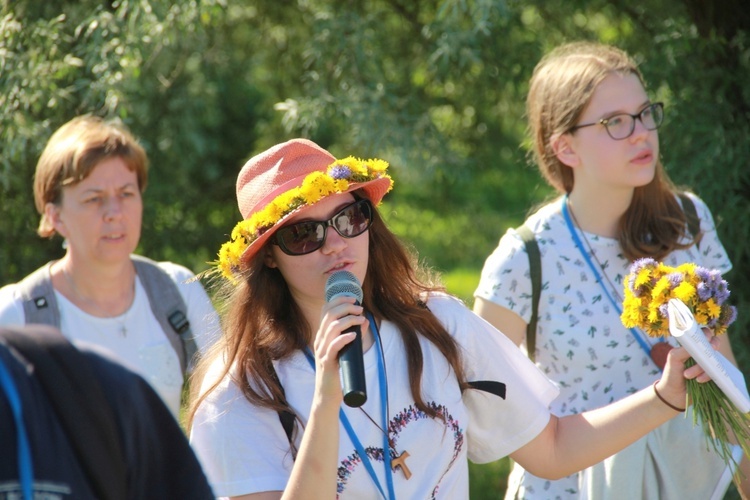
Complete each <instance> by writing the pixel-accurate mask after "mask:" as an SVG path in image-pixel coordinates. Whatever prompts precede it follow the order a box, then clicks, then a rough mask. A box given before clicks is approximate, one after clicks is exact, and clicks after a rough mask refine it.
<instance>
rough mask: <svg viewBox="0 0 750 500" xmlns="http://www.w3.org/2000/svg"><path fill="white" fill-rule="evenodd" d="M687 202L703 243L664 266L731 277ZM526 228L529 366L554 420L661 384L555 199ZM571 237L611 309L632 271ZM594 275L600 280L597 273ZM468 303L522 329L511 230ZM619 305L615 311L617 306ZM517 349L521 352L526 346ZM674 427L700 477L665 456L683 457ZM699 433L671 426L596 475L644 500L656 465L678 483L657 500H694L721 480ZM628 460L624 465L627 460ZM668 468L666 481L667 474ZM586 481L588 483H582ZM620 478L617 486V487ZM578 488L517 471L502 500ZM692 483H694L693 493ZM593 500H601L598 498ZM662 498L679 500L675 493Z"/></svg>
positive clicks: (602, 243)
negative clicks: (552, 391)
mask: <svg viewBox="0 0 750 500" xmlns="http://www.w3.org/2000/svg"><path fill="white" fill-rule="evenodd" d="M691 198H692V199H693V201H694V203H695V207H696V211H697V213H698V216H699V218H700V220H701V230H702V231H703V233H704V235H703V239H702V240H701V242H700V245H699V248H696V247H694V246H693V247H690V248H687V249H685V250H677V251H674V252H672V253H671V254H669V255H668V256H667V257H666V258H665V259H663V261H664V263H665V264H667V265H670V266H677V265H679V264H682V263H685V262H693V263H696V264H698V265H701V266H704V267H707V268H713V269H718V270H720V271H721V272H726V271H728V270H729V269H730V268H731V263H730V262H729V258H728V256H727V253H726V251H725V250H724V247H723V246H722V244H721V242H720V241H719V238H718V235H717V234H716V227H715V226H714V222H713V218H712V216H711V212H710V211H709V209H708V208H707V207H706V205H705V203H704V202H703V201H702V200H700V199H699V198H697V197H695V196H694V195H691ZM526 224H527V225H528V226H529V227H530V228H531V229H532V231H533V232H534V234H535V236H536V240H537V242H538V244H539V251H540V254H541V264H542V291H541V297H540V301H539V311H538V313H539V316H538V317H539V319H538V324H537V333H536V364H537V366H539V367H540V368H541V369H542V370H543V371H544V373H546V374H547V376H549V377H550V378H551V379H552V380H553V381H554V382H555V383H556V384H558V386H559V387H560V395H559V396H558V397H557V399H555V400H554V401H553V402H552V404H551V405H550V410H551V411H552V413H553V414H555V415H561V416H564V415H570V414H576V413H581V412H583V411H586V410H591V409H594V408H598V407H601V406H604V405H606V404H609V403H611V402H613V401H616V400H619V399H622V398H623V397H625V396H627V395H629V394H632V393H634V392H636V391H638V390H640V389H642V388H644V387H647V386H648V385H650V384H652V383H653V382H654V381H655V380H656V379H658V378H659V377H660V374H661V372H660V370H659V369H658V368H657V367H656V365H655V364H654V363H653V361H652V360H651V358H650V356H649V355H648V354H647V353H646V352H645V351H644V349H643V348H642V347H641V346H640V344H639V343H638V342H637V341H636V339H635V338H634V336H633V335H632V334H631V333H630V331H629V330H628V329H626V328H625V327H624V326H623V325H622V323H621V321H620V318H619V313H618V312H617V310H616V309H615V308H614V307H613V305H612V303H611V302H610V301H609V299H608V298H607V296H606V295H605V293H604V291H603V289H602V287H601V285H600V284H599V283H597V282H596V279H595V277H594V275H593V273H592V272H591V270H590V268H589V266H588V265H587V263H586V261H585V260H584V258H583V257H582V255H581V253H580V252H579V250H578V248H577V247H576V246H575V244H574V243H573V239H572V237H571V235H570V232H569V230H568V227H567V225H566V223H565V219H564V218H563V215H562V213H561V203H560V200H557V201H555V202H553V203H550V204H548V205H545V206H544V207H542V208H541V209H540V210H539V211H538V212H536V213H535V214H533V215H532V216H531V217H529V219H528V220H527V221H526ZM578 235H579V238H580V239H581V241H582V242H583V244H584V245H585V244H586V243H585V241H588V243H589V244H590V246H591V249H592V250H593V252H594V253H595V255H596V259H598V261H599V262H600V263H601V265H602V266H604V267H605V269H606V270H605V273H606V276H607V278H608V279H609V282H611V285H610V284H609V282H608V281H607V280H606V279H604V282H605V284H607V288H608V290H609V293H610V294H612V297H613V298H615V300H618V298H617V297H618V295H619V297H620V298H621V297H622V296H623V279H624V278H625V276H627V274H628V271H629V268H630V264H631V263H630V262H629V261H628V260H627V259H625V257H624V256H623V255H622V251H621V249H620V245H619V242H618V241H617V240H616V239H614V238H605V237H601V236H597V235H595V234H591V233H586V234H585V239H584V236H583V235H582V234H581V232H580V231H579V232H578ZM591 260H592V262H593V263H594V265H595V266H597V267H598V264H597V260H595V259H594V258H593V257H592V258H591ZM597 271H598V272H599V273H600V274H601V269H597ZM613 287H614V288H613ZM474 295H475V296H476V297H481V298H483V299H485V300H488V301H490V302H494V303H496V304H498V305H500V306H502V307H505V308H507V309H509V310H511V311H514V312H515V313H517V314H518V315H519V316H520V317H521V318H523V320H524V321H525V322H527V323H528V322H529V320H530V318H531V279H530V277H529V258H528V255H527V254H526V251H525V249H524V244H523V242H522V240H521V238H520V236H519V235H518V234H517V233H516V232H515V230H513V229H509V230H508V231H507V232H506V233H505V235H504V236H503V237H502V238H501V239H500V243H499V245H498V246H497V248H496V249H495V250H494V252H493V253H492V254H491V255H490V256H489V257H488V258H487V261H486V262H485V264H484V268H483V270H482V275H481V279H480V282H479V286H478V287H477V290H476V292H475V293H474ZM619 303H620V305H619V307H620V310H621V308H622V305H621V304H622V302H621V300H619ZM644 340H646V341H647V342H649V343H651V344H653V343H655V342H657V340H658V339H652V338H648V337H645V338H644ZM522 347H523V348H524V351H525V341H524V344H523V346H522ZM679 420H682V421H681V422H680V421H679ZM675 426H679V427H681V428H683V430H684V432H685V433H693V435H694V436H697V438H696V439H694V443H695V446H696V447H697V448H699V449H697V450H694V451H695V454H694V455H693V456H694V457H695V460H694V461H693V462H692V463H693V464H694V465H696V466H698V471H699V473H698V472H695V473H692V474H690V469H689V468H686V466H685V463H684V462H683V461H681V460H677V459H676V458H675V457H674V456H672V457H670V455H669V452H670V448H671V450H674V451H675V452H676V453H681V452H683V453H684V451H685V450H681V451H678V447H676V446H675V445H674V443H672V442H671V441H670V440H667V439H666V436H668V435H670V434H669V433H670V432H671V433H672V434H677V433H678V432H677V430H676V429H675V428H674V427H675ZM701 434H702V431H701V430H700V428H699V427H696V428H692V422H691V421H690V422H688V421H685V420H684V419H674V420H673V421H672V422H670V423H669V424H667V425H666V426H662V427H660V428H659V429H656V430H655V431H653V432H652V433H651V434H650V435H649V437H648V438H643V439H642V440H640V441H638V442H637V443H636V444H634V445H632V446H631V448H629V449H628V450H627V453H623V454H622V456H621V457H619V459H618V458H617V457H616V458H615V459H611V460H610V462H615V461H616V462H617V463H618V464H620V463H622V464H625V463H627V464H629V465H627V466H623V468H620V469H616V470H615V469H610V470H609V472H608V474H609V476H608V477H607V478H603V476H602V478H601V479H602V481H605V480H606V481H609V484H610V486H611V487H610V490H609V491H610V494H613V495H615V498H634V496H629V495H628V493H627V491H630V492H634V493H633V494H634V495H635V497H642V495H646V493H645V492H646V491H647V488H648V486H644V485H643V484H642V483H641V481H642V480H644V477H645V476H644V469H645V468H646V464H652V463H656V465H655V466H654V467H657V468H659V467H660V468H661V470H662V472H664V476H663V477H671V478H674V479H675V482H674V484H668V485H666V486H665V485H662V487H663V489H662V495H666V494H667V493H665V492H670V491H673V490H672V489H671V488H672V486H674V487H675V488H677V490H675V491H681V492H683V493H684V494H685V495H686V496H684V498H699V497H695V496H691V492H692V493H695V492H696V491H700V490H696V488H698V487H705V485H710V483H711V479H715V478H711V479H710V478H709V476H710V474H712V473H714V474H716V473H718V474H719V475H720V474H721V471H722V470H723V469H724V468H723V467H722V463H721V461H720V460H717V456H716V454H714V453H712V452H708V451H706V446H705V443H704V442H703V438H702V435H701ZM681 441H686V439H685V438H683V439H682V440H681ZM626 456H629V457H630V458H629V459H628V460H624V457H626ZM709 464H712V465H711V466H709ZM711 467H713V468H711ZM670 468H671V469H672V471H673V472H668V471H669V470H670ZM677 469H681V470H682V471H688V474H686V476H685V477H683V476H682V475H681V472H679V471H678V470H677ZM717 470H718V472H717ZM712 471H713V472H712ZM589 472H591V471H589ZM590 477H591V476H590V475H589V476H588V478H589V479H590ZM620 478H622V483H623V484H622V485H620V483H619V481H620ZM579 479H580V478H579V475H578V474H574V475H571V476H569V477H567V478H565V479H562V480H559V481H549V480H545V479H541V478H537V477H535V476H532V475H531V474H528V473H524V471H523V469H522V468H521V467H520V466H519V465H517V464H516V465H515V466H514V470H513V473H512V474H511V480H510V484H509V489H508V497H507V498H515V496H514V495H516V494H518V497H519V498H526V499H548V498H561V499H574V498H576V499H577V498H581V497H582V491H581V489H580V488H579ZM696 481H698V482H699V483H701V484H700V485H697V486H696V484H695V482H696ZM713 484H716V482H715V481H714V483H713ZM612 485H618V487H617V488H615V487H612ZM627 488H632V489H631V490H627ZM617 495H621V496H619V497H618V496H617ZM709 496H710V495H706V496H704V497H705V498H709ZM597 498H606V497H602V496H601V495H600V496H598V497H597ZM642 498H654V497H653V496H651V497H648V496H646V497H642ZM663 498H680V496H679V494H678V495H676V496H671V495H670V496H663Z"/></svg>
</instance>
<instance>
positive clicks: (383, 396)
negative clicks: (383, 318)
mask: <svg viewBox="0 0 750 500" xmlns="http://www.w3.org/2000/svg"><path fill="white" fill-rule="evenodd" d="M367 319H368V320H369V321H370V328H372V331H373V337H374V338H375V344H376V345H375V347H376V348H377V349H378V380H379V382H380V403H381V407H382V418H383V432H384V434H383V461H384V466H385V479H386V484H387V486H388V493H389V496H386V494H385V491H383V487H382V486H381V484H380V481H379V480H378V476H377V474H375V469H374V468H373V467H372V463H371V462H370V457H368V456H367V451H366V450H365V448H364V446H362V443H361V442H360V440H359V438H358V437H357V433H356V432H355V431H354V428H353V427H352V424H351V423H350V422H349V419H348V418H347V417H346V414H345V413H344V409H343V408H341V409H340V410H339V420H340V421H341V424H342V425H343V426H344V429H345V430H346V433H347V434H348V435H349V439H350V440H351V442H352V444H354V448H355V449H356V450H357V453H358V454H359V458H360V459H361V460H362V465H364V466H365V469H367V473H368V474H369V475H370V477H371V478H372V480H373V482H374V483H375V486H377V488H378V490H379V491H380V494H381V495H382V496H383V498H385V499H386V500H387V499H388V498H391V499H393V500H395V499H396V492H395V488H394V486H393V470H392V469H391V466H390V464H391V448H390V443H389V442H388V392H387V385H386V382H387V381H386V379H385V367H384V362H383V356H382V349H381V345H380V332H379V331H378V327H377V325H376V324H375V320H374V318H373V317H372V315H371V314H370V313H367ZM304 353H305V357H306V358H307V361H308V362H309V363H310V366H312V369H313V371H315V357H314V356H313V354H312V352H310V349H309V348H305V351H304Z"/></svg>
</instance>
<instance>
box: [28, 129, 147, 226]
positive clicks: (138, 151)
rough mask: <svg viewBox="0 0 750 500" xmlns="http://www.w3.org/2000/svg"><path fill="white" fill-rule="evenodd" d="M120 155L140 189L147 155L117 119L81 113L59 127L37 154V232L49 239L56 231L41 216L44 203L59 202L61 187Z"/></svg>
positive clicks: (43, 216)
mask: <svg viewBox="0 0 750 500" xmlns="http://www.w3.org/2000/svg"><path fill="white" fill-rule="evenodd" d="M113 157H119V158H122V159H123V161H125V164H126V165H127V166H128V168H129V169H130V170H131V171H133V172H135V173H136V176H137V178H138V188H139V189H140V190H141V192H143V191H144V190H145V189H146V184H147V182H148V158H147V156H146V152H145V151H144V149H143V147H141V145H140V144H139V143H138V141H136V139H135V137H133V135H132V134H131V133H130V131H128V129H127V128H126V127H125V126H124V125H123V124H122V123H120V122H119V121H112V120H110V121H105V120H104V119H102V118H100V117H98V116H92V115H83V116H78V117H76V118H73V119H72V120H70V121H69V122H68V123H66V124H64V125H63V126H61V127H60V128H59V129H57V131H55V133H54V134H52V137H50V139H49V141H48V142H47V145H46V146H45V147H44V151H42V155H41V156H40V157H39V162H38V163H37V165H36V173H35V174H34V203H35V204H36V209H37V211H38V212H39V214H40V215H41V220H40V221H39V228H38V229H37V233H38V234H39V236H42V237H43V238H51V237H52V236H54V234H55V230H54V228H53V227H52V224H51V223H50V221H49V220H47V217H46V216H45V215H44V207H45V205H46V204H47V203H54V204H59V203H60V202H61V197H62V188H63V187H65V186H74V185H76V184H78V183H79V182H81V181H82V180H84V179H85V178H86V177H88V176H89V175H90V174H91V172H92V171H93V170H94V167H96V166H97V165H98V164H99V163H101V162H102V161H103V160H106V159H108V158H113Z"/></svg>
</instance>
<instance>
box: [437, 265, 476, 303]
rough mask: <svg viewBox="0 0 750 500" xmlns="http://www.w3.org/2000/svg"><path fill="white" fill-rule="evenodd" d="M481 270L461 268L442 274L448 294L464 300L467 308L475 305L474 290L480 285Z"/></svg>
mask: <svg viewBox="0 0 750 500" xmlns="http://www.w3.org/2000/svg"><path fill="white" fill-rule="evenodd" d="M480 271H481V270H480V269H469V268H466V267H460V268H457V269H453V270H451V271H447V272H444V273H442V278H443V284H444V285H445V288H447V289H448V292H449V293H451V294H452V295H455V296H456V297H458V298H459V299H461V300H463V301H464V303H465V304H466V306H467V307H469V308H471V307H473V305H474V290H476V288H477V285H478V284H479V273H480Z"/></svg>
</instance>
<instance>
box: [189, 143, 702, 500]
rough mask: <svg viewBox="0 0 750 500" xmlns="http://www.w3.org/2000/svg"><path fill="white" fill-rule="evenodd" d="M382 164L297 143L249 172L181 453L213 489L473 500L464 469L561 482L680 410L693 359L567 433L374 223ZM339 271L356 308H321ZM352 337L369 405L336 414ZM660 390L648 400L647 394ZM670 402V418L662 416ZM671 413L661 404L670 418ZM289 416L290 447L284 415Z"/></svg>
mask: <svg viewBox="0 0 750 500" xmlns="http://www.w3.org/2000/svg"><path fill="white" fill-rule="evenodd" d="M387 167H388V164H387V163H386V162H384V161H382V160H367V161H364V160H359V159H356V158H352V157H349V158H346V159H343V160H336V158H334V157H333V156H331V155H330V153H328V152H327V151H325V150H324V149H322V148H320V147H319V146H318V145H316V144H314V143H312V142H310V141H307V140H303V139H295V140H291V141H288V142H285V143H282V144H278V145H276V146H274V147H272V148H271V149H269V150H267V151H265V152H263V153H261V154H259V155H257V156H255V157H253V158H251V159H250V160H249V161H248V162H247V163H246V164H245V166H244V167H243V168H242V170H241V172H240V175H239V178H238V181H237V200H238V204H239V208H240V212H241V213H242V217H243V219H244V220H243V221H242V222H240V223H239V224H238V225H237V227H236V228H235V230H234V231H233V233H232V241H230V242H229V243H227V244H225V245H224V246H223V247H222V249H221V251H220V253H219V269H220V270H221V272H222V273H223V275H224V276H225V278H226V282H225V284H226V287H227V288H228V295H227V297H226V307H227V309H226V311H225V315H224V319H225V324H224V329H225V336H224V338H223V339H222V340H221V341H220V342H219V343H217V344H216V345H215V346H214V351H213V352H212V353H211V354H209V355H208V356H206V357H205V358H204V359H203V360H202V361H201V364H200V365H199V367H198V369H197V371H196V376H197V377H199V378H198V380H195V381H194V383H193V385H192V387H193V389H194V390H195V394H193V397H192V405H191V406H192V407H191V412H190V422H189V424H190V436H191V442H192V444H193V446H194V448H195V450H196V452H197V453H198V455H199V458H200V459H201V461H202V463H203V466H204V468H205V470H206V473H207V475H208V477H209V480H210V481H211V483H212V487H213V489H214V492H215V493H216V494H217V495H219V496H227V497H246V498H280V497H281V496H282V494H284V495H285V496H286V497H306V498H334V497H336V496H338V497H340V498H357V499H361V498H381V497H382V498H395V497H396V496H398V497H400V498H416V497H421V498H424V497H438V498H466V497H467V496H468V492H469V486H468V484H469V483H468V481H469V473H468V465H467V460H469V459H470V460H472V461H475V462H488V461H493V460H497V459H499V458H501V457H503V456H505V455H510V456H511V457H512V458H513V459H514V460H517V461H518V462H519V463H522V464H523V465H524V467H527V468H529V469H530V470H533V471H535V473H536V474H538V475H542V476H548V477H563V476H565V475H567V474H569V473H571V472H573V471H576V470H579V469H582V468H584V467H586V466H588V465H591V464H594V463H596V462H597V461H599V460H601V459H602V458H604V457H606V456H608V455H610V454H612V453H614V452H616V451H618V450H619V449H621V448H623V447H624V446H626V445H628V444H629V443H631V442H633V441H635V440H636V439H638V438H639V437H641V436H642V435H644V434H645V433H647V432H648V431H649V430H651V429H653V428H655V427H657V426H658V425H660V424H662V423H664V422H666V421H668V420H669V419H671V418H672V417H674V416H676V415H678V414H679V413H678V412H677V411H675V410H674V409H673V407H676V406H677V405H680V404H681V403H682V402H683V401H684V400H685V382H684V377H691V378H692V377H698V378H699V379H700V380H703V379H706V378H707V377H706V376H705V375H704V374H703V372H702V370H701V368H700V367H697V366H696V367H693V368H690V369H688V370H685V369H684V366H683V363H684V361H685V360H686V359H687V357H688V356H687V353H686V352H685V351H684V350H682V349H675V350H673V351H672V352H671V353H670V355H669V360H668V363H667V368H666V370H665V373H664V376H663V378H662V379H661V381H660V382H659V383H658V384H656V386H655V387H654V388H653V389H652V388H649V389H648V390H644V391H641V392H639V393H637V394H634V395H632V396H631V397H629V398H627V399H625V400H623V401H620V402H618V403H616V404H615V405H612V406H609V407H605V408H602V409H599V410H594V411H591V412H588V413H586V414H582V415H574V416H569V417H566V418H563V419H559V418H557V417H555V416H554V415H550V413H549V411H548V410H547V407H548V405H549V403H550V401H552V399H554V398H555V397H556V395H557V393H558V390H557V389H556V388H555V387H554V385H552V384H551V383H550V382H549V381H548V380H547V378H546V377H545V376H544V375H543V374H542V373H541V372H540V371H539V370H538V369H537V368H536V367H535V366H534V365H533V364H532V363H531V362H530V361H528V359H527V358H526V357H525V356H523V354H522V353H521V352H520V351H519V350H518V349H517V348H516V347H515V345H514V344H513V343H511V342H510V341H509V340H507V339H506V338H505V337H504V336H503V335H501V334H500V333H499V332H498V331H497V330H495V329H494V328H493V327H491V326H490V325H489V324H488V323H486V322H485V321H484V320H482V319H481V318H479V317H478V316H476V315H474V313H472V312H471V311H470V310H468V309H467V308H466V307H465V306H464V305H463V304H462V303H461V302H460V301H459V300H457V299H455V298H453V297H451V296H449V295H447V294H445V293H444V292H442V291H441V289H440V288H438V287H437V286H435V285H432V284H431V283H430V282H429V281H425V280H422V279H421V278H420V277H419V276H421V275H422V270H421V269H419V268H418V267H417V266H416V264H415V260H414V259H413V258H412V256H410V255H409V253H408V252H407V251H406V250H405V249H404V247H403V246H402V245H401V244H400V243H399V241H398V240H397V238H396V237H395V236H394V235H393V233H391V232H390V231H389V230H388V229H387V228H386V226H385V224H384V222H383V220H382V219H381V217H380V216H379V214H378V211H377V209H376V207H377V205H378V204H379V203H380V201H381V199H382V198H383V196H384V195H385V194H386V192H388V191H389V190H390V188H391V186H392V181H391V179H390V177H389V176H388V174H387ZM339 271H349V272H351V273H352V274H353V275H354V276H356V278H357V280H358V281H359V283H361V287H362V292H363V299H362V300H361V305H358V304H357V303H356V299H354V298H351V297H349V296H347V295H342V296H335V297H333V298H331V299H330V300H328V301H327V300H326V294H325V291H326V282H327V281H328V280H329V278H330V276H331V275H332V274H334V273H337V272H339ZM353 326H359V327H360V329H361V341H362V345H363V350H364V367H365V377H366V387H367V393H368V397H367V400H366V401H365V402H364V404H362V405H361V406H355V407H350V406H347V405H344V404H342V401H343V394H342V389H341V382H340V374H339V362H338V354H339V352H340V351H341V350H342V348H344V347H345V346H346V345H347V344H349V343H351V342H352V341H353V340H354V338H355V337H356V336H357V334H356V333H343V332H346V331H347V330H348V329H350V328H351V327H353ZM656 391H658V392H656ZM665 402H668V404H665ZM670 406H671V407H670ZM289 413H291V414H293V417H294V429H293V431H292V432H291V433H289V434H286V433H285V430H284V425H283V424H282V422H281V421H282V420H283V415H284V414H289Z"/></svg>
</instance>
